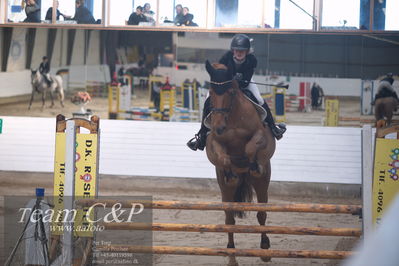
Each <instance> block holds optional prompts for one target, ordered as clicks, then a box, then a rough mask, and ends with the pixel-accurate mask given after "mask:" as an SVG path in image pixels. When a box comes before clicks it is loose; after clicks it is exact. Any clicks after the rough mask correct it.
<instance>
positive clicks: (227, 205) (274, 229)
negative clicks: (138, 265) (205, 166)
mask: <svg viewBox="0 0 399 266" xmlns="http://www.w3.org/2000/svg"><path fill="white" fill-rule="evenodd" d="M94 204H96V207H101V208H102V207H104V208H111V207H112V206H113V205H114V204H121V206H120V207H122V208H132V207H133V206H137V204H143V206H144V208H150V209H174V210H202V211H204V210H211V211H271V212H310V213H343V214H360V213H361V206H360V205H333V204H268V203H237V202H198V201H197V202H185V201H149V200H137V201H132V200H112V199H104V200H101V199H80V200H77V201H76V205H78V206H81V207H89V206H93V205H94ZM134 204H136V205H134ZM100 225H102V226H104V229H108V230H152V231H180V232H214V233H217V232H220V233H226V232H227V233H228V232H231V233H271V234H292V235H323V236H351V237H359V236H360V235H361V230H360V229H358V228H322V227H285V226H261V225H253V226H252V225H251V226H250V225H222V224H220V225H215V224H210V225H204V224H167V223H101V224H100ZM95 251H97V252H127V253H152V254H169V255H206V256H242V257H274V258H307V259H309V258H312V259H344V258H346V257H349V256H351V255H353V252H351V251H330V250H270V249H236V248H202V247H176V246H150V247H148V246H131V245H108V246H95Z"/></svg>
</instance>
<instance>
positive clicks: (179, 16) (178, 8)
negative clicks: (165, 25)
mask: <svg viewBox="0 0 399 266" xmlns="http://www.w3.org/2000/svg"><path fill="white" fill-rule="evenodd" d="M182 21H183V6H182V5H181V4H178V5H176V16H175V19H174V20H173V23H175V25H177V26H180V25H181V23H182Z"/></svg>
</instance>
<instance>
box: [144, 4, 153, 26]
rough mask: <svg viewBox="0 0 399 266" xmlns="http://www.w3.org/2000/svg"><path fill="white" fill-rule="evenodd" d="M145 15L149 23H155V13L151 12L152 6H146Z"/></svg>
mask: <svg viewBox="0 0 399 266" xmlns="http://www.w3.org/2000/svg"><path fill="white" fill-rule="evenodd" d="M143 14H144V16H145V17H146V19H147V22H151V23H155V19H154V15H155V12H154V11H152V10H151V5H150V4H149V3H145V4H144V6H143Z"/></svg>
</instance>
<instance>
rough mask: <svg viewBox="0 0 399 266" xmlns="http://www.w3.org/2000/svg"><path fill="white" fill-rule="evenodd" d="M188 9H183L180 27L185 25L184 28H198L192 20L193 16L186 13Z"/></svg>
mask: <svg viewBox="0 0 399 266" xmlns="http://www.w3.org/2000/svg"><path fill="white" fill-rule="evenodd" d="M188 11H189V9H188V7H185V8H183V18H182V20H181V25H185V26H192V27H193V26H195V27H196V26H198V24H197V23H194V22H193V19H194V15H193V14H190V13H188Z"/></svg>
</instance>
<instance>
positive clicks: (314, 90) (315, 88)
mask: <svg viewBox="0 0 399 266" xmlns="http://www.w3.org/2000/svg"><path fill="white" fill-rule="evenodd" d="M318 86H319V85H317V84H316V82H313V85H312V89H311V91H310V95H311V97H312V109H313V110H316V109H317V107H318V103H319V97H320V93H319V88H318Z"/></svg>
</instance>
